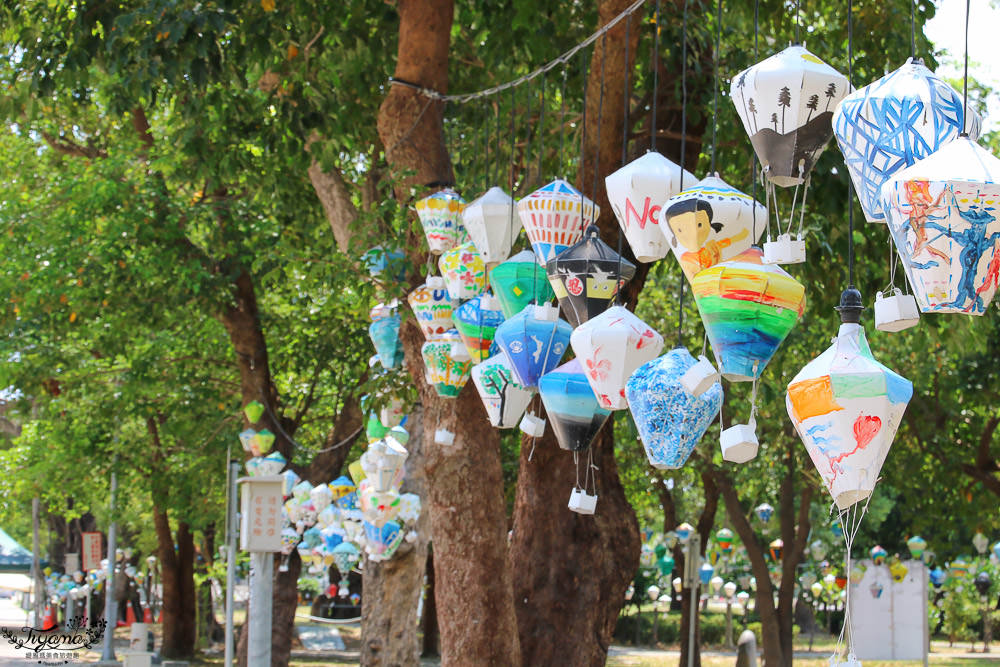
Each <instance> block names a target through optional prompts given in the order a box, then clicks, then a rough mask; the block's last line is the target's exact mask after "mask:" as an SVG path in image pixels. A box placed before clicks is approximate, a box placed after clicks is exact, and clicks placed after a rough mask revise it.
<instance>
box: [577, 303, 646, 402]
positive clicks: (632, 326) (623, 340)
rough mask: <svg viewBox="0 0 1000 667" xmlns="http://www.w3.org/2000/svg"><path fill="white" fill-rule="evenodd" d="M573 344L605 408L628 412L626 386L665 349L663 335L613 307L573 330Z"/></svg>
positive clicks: (619, 308) (589, 380) (623, 310)
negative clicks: (646, 364)
mask: <svg viewBox="0 0 1000 667" xmlns="http://www.w3.org/2000/svg"><path fill="white" fill-rule="evenodd" d="M569 344H570V345H571V346H572V347H573V353H574V354H575V355H576V357H577V359H581V360H582V363H583V365H584V373H585V374H586V376H587V381H588V382H589V383H590V386H591V388H592V389H593V390H594V395H595V396H597V400H598V402H599V403H600V404H601V407H602V408H608V409H609V410H624V409H625V408H627V407H628V404H627V403H626V402H625V383H626V381H627V380H628V379H629V376H631V375H632V373H633V372H634V371H635V369H637V368H638V367H639V366H641V365H643V364H644V363H646V362H647V361H652V360H653V359H655V358H656V356H657V355H658V354H659V353H660V350H662V349H663V336H661V335H660V334H658V333H657V332H655V331H653V329H652V328H651V327H650V326H649V325H648V324H646V323H645V322H643V321H642V320H640V319H639V318H638V317H636V316H635V314H634V313H632V312H631V311H629V310H628V309H627V308H624V307H623V306H612V307H611V308H609V309H607V310H605V311H604V312H603V313H601V314H600V315H598V316H597V317H595V318H594V319H592V320H588V321H586V322H584V323H583V324H581V325H580V326H579V327H577V328H576V329H574V330H573V334H572V335H571V336H570V339H569Z"/></svg>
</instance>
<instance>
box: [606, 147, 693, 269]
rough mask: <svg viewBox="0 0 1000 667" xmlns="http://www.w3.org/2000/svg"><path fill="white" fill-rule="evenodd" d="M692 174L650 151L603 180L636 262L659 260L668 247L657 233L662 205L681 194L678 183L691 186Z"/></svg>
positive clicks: (661, 235) (662, 237) (659, 232)
mask: <svg viewBox="0 0 1000 667" xmlns="http://www.w3.org/2000/svg"><path fill="white" fill-rule="evenodd" d="M697 182H698V179H697V178H695V177H694V175H693V174H691V173H690V172H688V171H687V170H685V169H681V168H680V166H678V165H677V164H675V163H673V162H671V161H670V160H668V159H667V158H665V157H663V156H662V155H660V154H659V153H657V152H656V151H650V152H648V153H646V154H645V155H643V156H642V157H640V158H638V159H636V160H632V161H631V162H629V163H628V164H627V165H625V166H624V167H622V168H621V169H619V170H618V171H616V172H614V173H613V174H611V175H610V176H608V177H606V178H605V179H604V184H605V186H606V188H607V191H608V201H609V202H611V209H612V210H613V211H614V212H615V217H616V218H618V224H619V225H621V228H622V230H623V231H624V232H625V239H626V240H627V241H628V244H629V246H631V248H632V253H633V254H634V255H635V258H636V259H637V260H639V261H640V262H654V261H656V260H658V259H662V258H663V257H664V256H665V255H666V254H667V251H668V250H669V249H670V246H669V245H668V244H667V240H666V238H665V237H664V235H663V232H661V231H660V209H661V208H662V206H663V203H664V202H665V201H667V200H668V199H670V198H671V197H673V196H674V195H676V194H677V193H678V192H680V191H681V187H682V183H685V184H687V185H688V186H691V185H694V184H695V183H697Z"/></svg>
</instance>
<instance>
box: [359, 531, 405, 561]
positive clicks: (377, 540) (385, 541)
mask: <svg viewBox="0 0 1000 667" xmlns="http://www.w3.org/2000/svg"><path fill="white" fill-rule="evenodd" d="M362 525H363V527H364V531H365V541H366V546H365V550H366V551H367V552H368V555H369V556H370V557H371V559H372V560H376V561H381V560H388V559H389V558H392V556H393V554H395V553H396V549H398V548H399V545H400V544H402V542H403V537H405V533H404V532H403V527H402V526H401V525H400V524H399V522H397V521H387V522H385V524H384V525H382V526H376V525H375V524H373V523H371V522H369V521H365V522H364V523H363V524H362Z"/></svg>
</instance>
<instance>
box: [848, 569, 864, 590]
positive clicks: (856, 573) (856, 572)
mask: <svg viewBox="0 0 1000 667" xmlns="http://www.w3.org/2000/svg"><path fill="white" fill-rule="evenodd" d="M867 569H868V568H866V567H865V566H864V565H862V564H860V563H857V564H855V565H854V567H852V568H851V573H850V574H849V575H848V577H849V578H850V581H851V583H852V584H854V585H855V586H856V585H858V584H860V583H861V581H862V579H864V578H865V571H866V570H867Z"/></svg>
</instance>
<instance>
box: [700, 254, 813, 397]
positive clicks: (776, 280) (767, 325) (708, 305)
mask: <svg viewBox="0 0 1000 667" xmlns="http://www.w3.org/2000/svg"><path fill="white" fill-rule="evenodd" d="M691 289H692V291H693V292H694V298H695V302H696V303H697V304H698V311H699V312H700V313H701V319H702V320H703V321H704V323H705V331H706V332H707V333H708V339H709V340H710V341H712V349H713V351H714V352H715V357H716V360H717V361H718V365H719V370H720V372H721V373H722V375H723V376H724V377H726V378H727V379H729V380H731V381H733V382H742V381H749V380H753V379H756V378H759V377H760V374H761V373H762V372H763V371H764V368H765V367H766V366H767V363H768V362H769V361H770V360H771V357H772V356H774V353H775V351H777V349H778V346H779V345H781V342H782V341H783V340H784V339H785V336H787V335H788V333H789V332H790V331H791V330H792V327H794V326H795V323H796V322H798V320H799V317H801V316H802V312H803V310H804V309H805V288H804V287H803V286H802V284H801V283H799V282H798V281H797V280H795V278H792V277H791V276H790V275H788V273H786V272H785V271H784V270H783V269H782V268H781V267H779V266H775V265H772V264H764V263H762V261H761V251H760V249H759V248H756V247H754V248H750V249H749V250H747V251H745V252H743V253H741V254H740V255H737V256H736V257H734V258H733V259H731V260H728V261H725V262H723V263H721V264H717V265H716V266H713V267H711V268H708V269H705V270H704V271H702V272H701V273H699V274H698V275H697V276H695V278H694V279H693V280H692V281H691Z"/></svg>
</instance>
